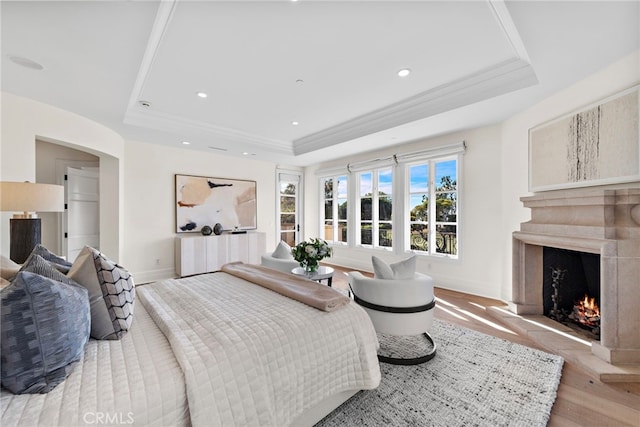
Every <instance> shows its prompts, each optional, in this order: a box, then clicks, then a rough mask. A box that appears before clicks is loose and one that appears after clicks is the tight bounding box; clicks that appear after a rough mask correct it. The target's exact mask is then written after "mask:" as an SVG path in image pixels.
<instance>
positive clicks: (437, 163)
mask: <svg viewBox="0 0 640 427" xmlns="http://www.w3.org/2000/svg"><path fill="white" fill-rule="evenodd" d="M408 175H409V176H408V185H407V187H408V192H407V193H408V194H407V196H408V199H409V212H408V231H409V233H408V234H409V242H408V246H409V249H410V250H413V251H420V252H426V253H428V254H442V255H450V256H456V257H457V255H458V162H457V160H456V158H448V159H435V160H428V161H424V162H421V163H417V164H413V165H410V166H409V167H408Z"/></svg>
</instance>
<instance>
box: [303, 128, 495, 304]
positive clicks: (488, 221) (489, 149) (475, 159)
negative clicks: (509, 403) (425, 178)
mask: <svg viewBox="0 0 640 427" xmlns="http://www.w3.org/2000/svg"><path fill="white" fill-rule="evenodd" d="M460 141H465V142H466V144H467V150H466V153H465V154H464V156H463V158H462V162H461V171H460V176H459V177H458V180H459V182H460V194H459V203H460V221H459V222H460V229H459V246H458V248H459V251H460V253H459V258H458V259H457V260H453V259H446V258H442V257H435V256H422V255H420V256H419V259H418V263H417V269H418V271H421V272H423V273H426V274H429V275H430V276H432V277H433V278H434V279H435V281H436V286H438V287H441V288H448V289H455V290H459V291H463V292H468V293H472V294H476V295H484V296H489V297H494V298H497V297H499V295H500V292H499V291H500V286H499V284H500V278H501V271H502V269H501V264H500V262H501V258H500V254H501V252H502V251H501V247H500V245H501V242H500V239H499V238H498V236H500V227H501V222H502V218H501V214H500V208H499V206H500V194H499V188H500V181H501V171H500V151H501V142H500V127H499V126H489V127H484V128H480V129H474V130H469V131H463V132H457V133H453V134H450V135H446V136H441V137H437V138H431V139H428V140H425V141H419V142H414V143H410V144H404V145H401V146H395V147H392V148H389V149H384V150H379V151H375V152H370V153H365V154H362V155H359V156H352V157H349V158H344V159H340V160H338V161H333V162H330V163H327V164H323V165H319V166H318V167H313V168H308V169H307V173H306V179H305V180H306V181H305V182H306V187H305V204H306V209H305V222H306V223H307V228H306V229H305V235H306V237H307V238H308V237H316V236H317V235H318V228H317V226H313V225H314V224H318V221H319V209H318V190H319V184H318V176H317V175H316V174H315V172H316V170H318V169H319V168H331V167H334V166H335V167H338V166H345V165H346V164H347V163H349V162H357V161H362V160H371V159H375V158H380V157H386V156H389V155H391V154H394V153H409V152H413V151H418V150H421V149H425V148H427V147H435V146H439V145H444V144H447V143H454V142H460ZM351 177H353V178H352V179H355V174H353V175H351ZM396 197H397V195H396ZM371 255H376V256H379V257H381V258H383V259H386V260H387V261H388V262H394V261H397V260H399V259H402V258H403V257H406V255H403V256H402V257H400V256H397V255H394V254H393V253H390V252H388V251H385V250H381V249H379V250H375V249H364V248H347V247H339V246H337V247H335V249H334V255H333V257H332V258H331V259H330V260H329V262H330V263H334V264H337V265H342V266H346V267H351V268H357V269H361V270H367V271H371V270H372V267H371Z"/></svg>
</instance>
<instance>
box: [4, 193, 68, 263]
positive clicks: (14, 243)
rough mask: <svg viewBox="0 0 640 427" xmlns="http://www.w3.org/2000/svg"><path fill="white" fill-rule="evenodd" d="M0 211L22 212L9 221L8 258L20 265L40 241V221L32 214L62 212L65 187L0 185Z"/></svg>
mask: <svg viewBox="0 0 640 427" xmlns="http://www.w3.org/2000/svg"><path fill="white" fill-rule="evenodd" d="M0 209H1V210H2V211H4V212H23V213H22V214H14V215H13V218H11V219H10V234H11V237H10V239H11V244H10V254H9V257H10V258H11V259H12V260H13V261H15V262H17V263H18V264H22V263H23V262H24V261H25V260H26V259H27V257H28V256H29V254H30V253H31V251H32V250H33V248H34V247H35V246H36V245H37V244H38V243H40V242H41V232H40V231H41V221H40V218H38V216H37V215H36V213H35V212H62V211H63V210H64V187H63V186H62V185H53V184H37V183H32V182H8V181H3V182H0Z"/></svg>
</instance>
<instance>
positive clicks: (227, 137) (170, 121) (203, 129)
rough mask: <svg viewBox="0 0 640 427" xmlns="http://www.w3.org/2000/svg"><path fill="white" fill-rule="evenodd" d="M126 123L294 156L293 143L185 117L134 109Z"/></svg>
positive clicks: (129, 112)
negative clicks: (247, 145)
mask: <svg viewBox="0 0 640 427" xmlns="http://www.w3.org/2000/svg"><path fill="white" fill-rule="evenodd" d="M124 123H126V124H128V125H134V126H141V127H146V128H149V129H156V130H162V131H165V132H171V133H174V134H176V135H185V134H186V135H192V134H198V135H203V136H204V137H206V138H212V139H222V140H224V141H227V142H230V143H234V144H235V143H244V144H249V145H251V146H252V147H255V148H256V149H262V150H265V149H266V150H269V151H277V152H280V153H283V154H289V155H291V154H293V150H292V147H291V143H290V142H288V141H280V140H275V139H269V138H264V137H261V136H259V135H254V134H251V133H247V132H242V131H239V130H237V129H231V128H225V127H222V126H216V125H212V124H209V123H205V122H200V121H196V120H188V119H185V118H183V117H177V116H175V115H173V114H168V113H162V112H158V111H146V110H142V109H141V108H139V107H134V108H132V109H129V110H128V111H127V114H126V115H125V118H124ZM247 148H248V147H247Z"/></svg>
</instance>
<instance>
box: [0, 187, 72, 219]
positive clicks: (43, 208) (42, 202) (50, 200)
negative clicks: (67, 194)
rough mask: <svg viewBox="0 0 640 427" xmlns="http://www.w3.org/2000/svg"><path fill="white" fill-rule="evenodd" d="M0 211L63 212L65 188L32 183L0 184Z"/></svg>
mask: <svg viewBox="0 0 640 427" xmlns="http://www.w3.org/2000/svg"><path fill="white" fill-rule="evenodd" d="M0 210H2V211H4V212H62V211H63V210H64V186H62V185H53V184H37V183H32V182H7V181H4V182H0Z"/></svg>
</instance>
